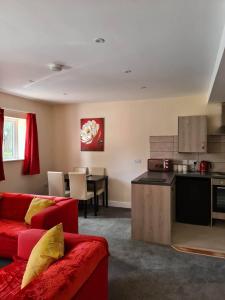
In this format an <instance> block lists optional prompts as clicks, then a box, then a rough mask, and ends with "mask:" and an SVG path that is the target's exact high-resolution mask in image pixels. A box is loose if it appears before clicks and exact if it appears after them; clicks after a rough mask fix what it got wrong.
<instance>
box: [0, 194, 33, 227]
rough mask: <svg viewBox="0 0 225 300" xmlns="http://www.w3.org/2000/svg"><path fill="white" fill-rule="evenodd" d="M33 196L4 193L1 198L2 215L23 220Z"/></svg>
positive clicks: (6, 217)
mask: <svg viewBox="0 0 225 300" xmlns="http://www.w3.org/2000/svg"><path fill="white" fill-rule="evenodd" d="M33 198H34V196H32V195H26V194H14V193H3V198H2V199H0V217H1V218H5V219H11V220H17V221H23V220H24V217H25V214H26V212H27V210H28V207H29V205H30V202H31V200H32V199H33Z"/></svg>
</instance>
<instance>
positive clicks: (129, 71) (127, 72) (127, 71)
mask: <svg viewBox="0 0 225 300" xmlns="http://www.w3.org/2000/svg"><path fill="white" fill-rule="evenodd" d="M131 72H132V71H131V70H126V71H124V73H126V74H129V73H131Z"/></svg>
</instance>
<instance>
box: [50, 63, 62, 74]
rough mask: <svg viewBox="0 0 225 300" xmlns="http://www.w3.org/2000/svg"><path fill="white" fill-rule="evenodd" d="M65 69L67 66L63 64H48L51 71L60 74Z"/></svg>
mask: <svg viewBox="0 0 225 300" xmlns="http://www.w3.org/2000/svg"><path fill="white" fill-rule="evenodd" d="M64 67H65V66H64V65H63V64H57V63H51V64H48V68H49V70H50V71H53V72H60V71H62V69H64Z"/></svg>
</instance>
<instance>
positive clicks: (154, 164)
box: [148, 158, 173, 172]
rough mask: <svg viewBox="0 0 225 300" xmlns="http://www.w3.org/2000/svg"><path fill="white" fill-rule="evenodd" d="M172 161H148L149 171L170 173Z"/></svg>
mask: <svg viewBox="0 0 225 300" xmlns="http://www.w3.org/2000/svg"><path fill="white" fill-rule="evenodd" d="M172 167H173V164H172V160H171V159H152V158H150V159H148V170H149V171H157V172H169V171H172Z"/></svg>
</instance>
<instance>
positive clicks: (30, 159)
mask: <svg viewBox="0 0 225 300" xmlns="http://www.w3.org/2000/svg"><path fill="white" fill-rule="evenodd" d="M26 124H27V128H26V141H25V157H24V163H23V174H24V175H35V174H40V163H39V151H38V133H37V122H36V115H35V114H31V113H28V114H27V118H26Z"/></svg>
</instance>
